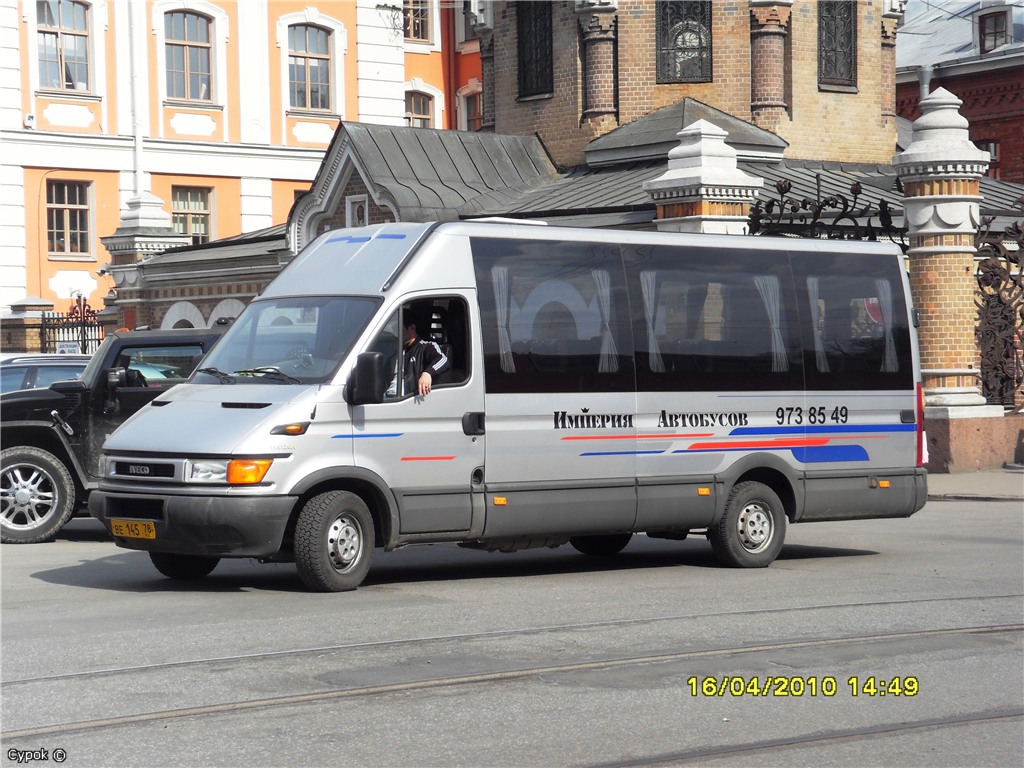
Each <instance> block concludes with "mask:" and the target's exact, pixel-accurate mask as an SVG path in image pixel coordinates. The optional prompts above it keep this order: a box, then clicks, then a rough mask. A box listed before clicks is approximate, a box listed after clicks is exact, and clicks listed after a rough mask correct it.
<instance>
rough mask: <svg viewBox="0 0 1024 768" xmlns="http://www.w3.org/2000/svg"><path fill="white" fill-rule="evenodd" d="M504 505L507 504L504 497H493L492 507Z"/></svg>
mask: <svg viewBox="0 0 1024 768" xmlns="http://www.w3.org/2000/svg"><path fill="white" fill-rule="evenodd" d="M506 504H508V499H506V498H505V497H504V496H495V497H494V506H496V507H504V506H505V505H506Z"/></svg>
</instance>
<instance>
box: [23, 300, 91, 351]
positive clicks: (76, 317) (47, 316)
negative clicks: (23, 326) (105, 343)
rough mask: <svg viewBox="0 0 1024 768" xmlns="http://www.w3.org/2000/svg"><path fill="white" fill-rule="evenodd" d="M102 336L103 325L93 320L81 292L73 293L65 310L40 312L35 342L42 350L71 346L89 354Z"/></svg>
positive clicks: (64, 348)
mask: <svg viewBox="0 0 1024 768" xmlns="http://www.w3.org/2000/svg"><path fill="white" fill-rule="evenodd" d="M102 340H103V328H102V326H101V325H100V324H99V323H98V322H97V321H96V311H95V310H94V309H93V308H92V307H90V306H89V303H88V302H87V301H86V300H85V297H83V296H82V294H77V295H76V297H75V303H74V305H73V306H72V307H71V309H70V310H69V311H68V312H66V313H64V312H44V313H43V322H42V325H41V326H40V329H39V346H40V349H41V350H42V351H43V352H61V351H66V350H71V351H74V352H80V353H82V354H86V355H91V354H92V353H93V352H95V351H96V348H97V347H98V346H99V345H100V342H101V341H102ZM75 344H77V345H78V346H77V349H75V348H74V345H75Z"/></svg>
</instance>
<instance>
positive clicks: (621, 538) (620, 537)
mask: <svg viewBox="0 0 1024 768" xmlns="http://www.w3.org/2000/svg"><path fill="white" fill-rule="evenodd" d="M632 538H633V534H632V533H610V534H605V535H603V536H573V537H572V538H571V539H569V543H570V544H572V546H573V547H574V548H575V549H576V551H577V552H582V553H583V554H584V555H598V556H600V557H609V556H611V555H617V554H619V552H621V551H622V550H623V549H625V547H626V545H627V544H629V540H630V539H632Z"/></svg>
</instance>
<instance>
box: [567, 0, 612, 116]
mask: <svg viewBox="0 0 1024 768" xmlns="http://www.w3.org/2000/svg"><path fill="white" fill-rule="evenodd" d="M618 11H619V4H618V2H617V0H576V18H577V20H578V22H579V25H580V33H581V37H582V46H583V50H582V52H581V57H582V59H583V72H584V78H585V79H584V82H583V93H584V99H583V113H582V115H581V116H580V123H581V125H587V124H589V125H590V126H591V129H592V131H593V134H594V135H595V136H598V135H601V134H602V133H605V132H606V131H609V130H611V129H612V128H614V127H616V125H617V124H618V120H617V119H616V108H615V86H616V83H615V45H616V42H615V29H616V28H615V22H616V19H617V14H618Z"/></svg>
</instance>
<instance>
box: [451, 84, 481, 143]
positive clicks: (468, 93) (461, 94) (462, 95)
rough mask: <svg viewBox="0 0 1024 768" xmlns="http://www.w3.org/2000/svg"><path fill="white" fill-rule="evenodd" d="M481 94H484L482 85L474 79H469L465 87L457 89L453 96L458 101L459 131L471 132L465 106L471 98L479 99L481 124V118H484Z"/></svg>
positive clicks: (467, 111)
mask: <svg viewBox="0 0 1024 768" xmlns="http://www.w3.org/2000/svg"><path fill="white" fill-rule="evenodd" d="M483 93H484V89H483V85H482V84H481V83H480V81H479V80H477V79H476V78H475V77H471V78H470V79H469V82H468V83H466V85H464V86H462V87H461V88H459V90H458V91H457V92H456V94H455V95H456V96H457V97H458V99H459V113H458V115H457V117H458V119H459V130H460V131H470V130H473V129H472V128H470V127H469V110H468V108H467V106H466V104H467V102H468V101H469V99H470V97H473V96H477V97H479V104H480V121H481V125H482V124H483V117H484V103H483ZM477 130H479V129H477Z"/></svg>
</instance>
